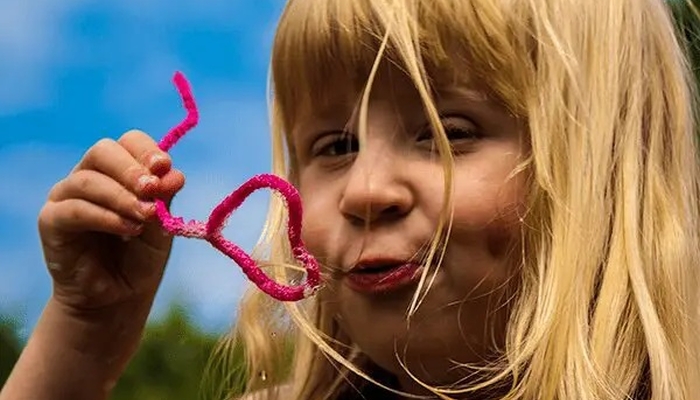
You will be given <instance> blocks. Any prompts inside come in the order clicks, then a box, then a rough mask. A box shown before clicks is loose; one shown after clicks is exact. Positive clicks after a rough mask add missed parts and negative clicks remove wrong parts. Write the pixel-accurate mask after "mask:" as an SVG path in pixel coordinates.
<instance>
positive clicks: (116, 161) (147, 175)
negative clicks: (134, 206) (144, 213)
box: [74, 139, 158, 197]
mask: <svg viewBox="0 0 700 400" xmlns="http://www.w3.org/2000/svg"><path fill="white" fill-rule="evenodd" d="M80 170H96V171H99V172H102V173H103V174H105V175H107V176H109V177H111V178H112V179H114V180H116V181H117V182H119V184H120V185H122V186H124V187H125V188H126V189H128V190H130V191H131V192H133V193H135V194H136V196H137V197H147V196H149V195H152V194H153V192H154V190H155V188H156V187H157V186H158V178H157V177H156V176H155V175H153V174H152V173H151V172H150V171H149V170H148V168H146V167H145V166H143V165H141V164H140V163H139V162H138V161H137V160H136V159H135V158H134V157H133V156H132V155H131V154H130V153H129V152H128V151H127V150H126V149H125V148H124V147H123V146H122V145H120V144H119V143H117V142H115V141H114V140H111V139H102V140H100V141H98V142H97V143H96V144H95V145H94V146H92V147H91V148H90V150H88V152H87V153H86V154H85V156H84V157H83V159H82V160H81V161H80V163H79V164H78V166H77V167H76V168H75V169H74V172H77V171H80Z"/></svg>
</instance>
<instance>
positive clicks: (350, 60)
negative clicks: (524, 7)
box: [271, 0, 522, 132]
mask: <svg viewBox="0 0 700 400" xmlns="http://www.w3.org/2000/svg"><path fill="white" fill-rule="evenodd" d="M493 1H494V0H488V1H487V0H472V1H469V2H464V3H463V2H461V1H418V2H416V1H415V0H396V1H394V2H392V3H391V4H393V6H390V5H389V3H388V2H386V3H385V2H383V1H378V0H290V1H289V2H288V5H287V8H286V9H285V12H284V14H283V16H282V18H281V20H280V23H279V26H278V30H277V33H276V36H275V42H274V45H273V54H272V71H271V72H272V74H271V78H272V90H273V101H274V107H275V109H276V112H277V113H278V114H279V116H280V117H281V120H282V124H283V130H284V131H286V132H288V131H289V129H291V127H292V126H293V125H294V122H295V120H296V119H298V118H299V117H300V116H301V115H302V114H303V113H305V112H306V113H308V112H309V111H311V110H315V111H316V112H318V111H319V110H322V109H324V108H329V107H331V106H333V105H335V104H337V103H338V102H341V103H343V104H344V105H345V106H346V107H347V105H348V104H349V105H350V106H351V107H354V106H355V105H356V104H357V101H358V99H359V97H360V93H361V92H362V90H363V89H364V88H365V85H366V84H367V80H368V77H369V76H370V71H372V69H373V67H374V65H375V63H376V62H377V58H378V53H380V49H382V50H383V53H382V54H381V57H380V59H381V64H382V66H381V68H383V69H384V70H392V69H393V70H395V71H396V72H397V73H395V74H392V76H394V77H398V78H399V79H401V80H405V81H408V82H414V83H412V85H409V86H412V87H415V86H416V83H415V82H419V81H423V82H425V83H426V84H427V85H428V86H429V87H430V89H431V94H437V93H440V92H441V91H443V90H444V89H445V88H450V87H452V86H454V85H456V84H458V83H459V84H467V85H471V86H473V83H475V82H478V83H483V85H481V86H482V87H480V88H479V89H480V90H485V89H487V88H498V93H495V96H494V97H499V94H502V93H503V91H506V92H508V93H522V91H521V90H516V89H514V88H511V85H510V83H509V82H517V81H522V80H517V79H511V78H512V77H511V78H509V77H508V72H507V71H508V69H507V68H501V66H502V65H503V64H504V63H506V62H507V61H508V59H509V58H512V57H513V54H514V52H513V51H508V50H504V49H500V50H499V49H498V48H492V47H491V46H486V47H484V46H483V44H484V43H488V41H489V40H490V39H489V37H491V36H493V35H494V34H500V35H503V32H496V31H495V30H498V27H491V28H488V29H487V28H486V27H484V26H483V25H480V24H477V23H473V24H472V23H470V22H469V21H470V19H471V18H473V15H474V12H476V11H478V9H479V8H480V7H485V6H484V4H489V5H492V4H493ZM404 3H405V4H404ZM394 6H395V7H394ZM391 7H394V8H395V9H392V10H388V8H391ZM489 7H490V8H488V9H493V7H491V6H489ZM387 11H392V12H393V13H395V15H396V19H394V20H393V21H392V22H391V29H389V28H388V27H387V15H385V14H383V12H384V13H385V12H387ZM482 11H483V10H482ZM479 43H481V44H479ZM514 64H515V63H511V65H514ZM400 72H403V73H400ZM409 72H410V74H409ZM409 76H411V78H410V79H409V78H408V77H409ZM496 81H497V82H496ZM378 83H379V82H378ZM494 83H495V84H494Z"/></svg>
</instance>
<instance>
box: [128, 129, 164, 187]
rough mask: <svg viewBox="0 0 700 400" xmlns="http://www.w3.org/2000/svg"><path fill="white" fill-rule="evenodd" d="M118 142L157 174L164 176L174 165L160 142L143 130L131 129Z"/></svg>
mask: <svg viewBox="0 0 700 400" xmlns="http://www.w3.org/2000/svg"><path fill="white" fill-rule="evenodd" d="M118 142H119V144H121V145H122V146H123V147H124V148H125V149H126V150H127V151H128V152H129V153H130V154H131V155H132V156H133V157H134V158H135V159H136V160H137V161H138V162H139V163H141V165H143V166H144V167H146V168H148V169H149V170H150V171H151V173H153V174H154V175H156V176H163V175H164V174H166V173H167V172H168V171H169V170H170V168H171V167H172V160H171V159H170V156H169V155H168V153H166V152H164V151H162V150H161V149H160V148H159V147H158V143H156V142H155V140H153V138H151V137H150V136H148V135H147V134H146V133H144V132H142V131H139V130H131V131H129V132H127V133H125V134H124V135H122V137H121V138H119V140H118Z"/></svg>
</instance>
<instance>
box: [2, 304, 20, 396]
mask: <svg viewBox="0 0 700 400" xmlns="http://www.w3.org/2000/svg"><path fill="white" fill-rule="evenodd" d="M17 331H18V324H17V321H16V320H15V319H14V318H11V317H7V316H3V315H0V387H2V386H3V385H4V384H5V381H7V377H8V376H10V372H11V371H12V367H13V366H14V365H15V363H16V362H17V359H18V358H19V353H20V352H21V351H22V347H23V343H22V341H21V340H20V339H19V336H18V335H17Z"/></svg>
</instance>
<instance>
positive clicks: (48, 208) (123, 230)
mask: <svg viewBox="0 0 700 400" xmlns="http://www.w3.org/2000/svg"><path fill="white" fill-rule="evenodd" d="M40 224H42V225H43V226H44V227H45V228H47V229H49V230H53V231H58V232H70V233H78V232H102V233H109V234H113V235H120V236H136V235H139V234H140V233H141V232H142V230H143V224H141V223H139V222H137V221H134V220H131V219H129V218H126V217H124V216H122V215H119V214H117V213H116V212H114V211H112V210H109V209H106V208H104V207H101V206H98V205H97V204H94V203H90V202H89V201H86V200H83V199H67V200H63V201H60V202H48V203H47V204H46V205H45V206H44V210H42V213H41V215H40Z"/></svg>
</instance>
